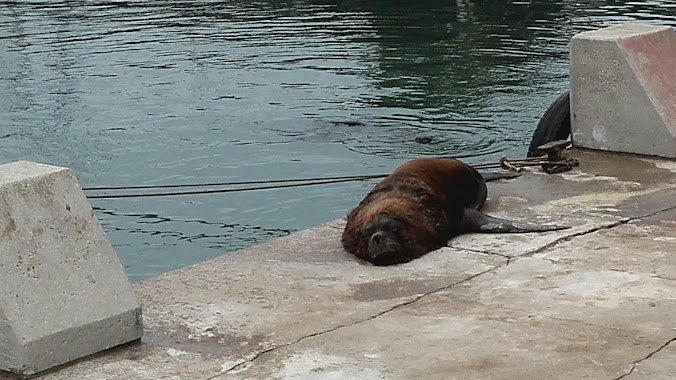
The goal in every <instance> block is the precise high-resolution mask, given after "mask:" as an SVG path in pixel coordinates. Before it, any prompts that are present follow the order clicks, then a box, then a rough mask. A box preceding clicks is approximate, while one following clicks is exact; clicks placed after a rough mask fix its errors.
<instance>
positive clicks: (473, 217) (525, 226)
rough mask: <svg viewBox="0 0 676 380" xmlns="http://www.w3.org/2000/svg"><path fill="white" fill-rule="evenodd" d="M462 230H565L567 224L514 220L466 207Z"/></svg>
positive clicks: (495, 231) (497, 231) (493, 231)
mask: <svg viewBox="0 0 676 380" xmlns="http://www.w3.org/2000/svg"><path fill="white" fill-rule="evenodd" d="M461 228H462V232H485V233H506V232H510V233H523V232H544V231H558V230H565V229H567V228H570V227H567V226H556V225H552V224H533V223H527V222H513V221H511V220H507V219H501V218H496V217H493V216H490V215H486V214H484V213H482V212H481V211H478V210H474V209H472V208H466V209H465V212H464V215H463V218H462V227H461Z"/></svg>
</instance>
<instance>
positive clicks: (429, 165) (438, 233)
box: [342, 158, 486, 265]
mask: <svg viewBox="0 0 676 380" xmlns="http://www.w3.org/2000/svg"><path fill="white" fill-rule="evenodd" d="M482 186H483V190H482ZM485 197H486V194H485V183H484V182H483V179H482V178H481V176H480V174H479V173H478V172H477V171H476V170H474V168H472V167H470V166H468V165H466V164H464V163H462V162H460V161H458V160H455V159H451V158H421V159H417V160H413V161H409V162H406V163H404V164H403V165H401V166H399V167H398V168H397V169H395V171H394V172H393V173H392V174H390V175H389V176H388V177H386V178H385V179H383V180H382V181H381V182H380V183H378V184H377V185H376V186H375V187H374V188H373V190H371V191H370V192H369V193H368V194H367V195H366V197H365V198H364V199H363V200H362V201H361V203H359V205H358V206H357V207H356V208H355V209H354V210H352V211H351V212H350V213H349V214H348V217H347V225H346V226H345V230H344V231H343V236H342V243H343V246H344V247H345V249H346V250H347V251H348V252H350V253H351V254H353V255H355V256H357V257H359V258H361V259H363V260H366V261H370V262H372V263H374V264H376V265H390V264H397V263H404V262H408V261H411V260H413V259H415V258H417V257H420V256H422V255H424V254H426V253H427V252H430V251H432V250H435V249H437V248H440V247H442V246H444V245H445V244H446V243H447V242H448V240H449V239H450V238H451V237H453V236H454V235H456V234H458V233H459V232H460V231H459V228H460V223H461V221H462V218H463V210H464V209H465V208H468V207H469V208H475V209H478V208H479V207H481V205H482V204H483V202H484V200H485ZM379 215H387V216H388V217H391V219H393V220H395V221H396V222H393V223H394V225H395V230H396V233H392V235H391V236H393V237H394V236H396V237H394V239H395V240H396V244H394V245H396V246H397V249H396V250H395V251H392V252H388V253H387V254H386V255H382V256H381V257H378V258H376V257H374V254H373V253H369V237H370V236H371V232H370V231H373V229H374V228H375V229H376V230H378V228H380V227H381V225H382V223H381V222H379V219H378V218H379Z"/></svg>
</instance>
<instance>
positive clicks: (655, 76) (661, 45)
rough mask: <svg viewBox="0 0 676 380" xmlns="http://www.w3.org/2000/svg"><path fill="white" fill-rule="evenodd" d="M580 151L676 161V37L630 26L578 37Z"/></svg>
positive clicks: (576, 132)
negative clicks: (666, 158)
mask: <svg viewBox="0 0 676 380" xmlns="http://www.w3.org/2000/svg"><path fill="white" fill-rule="evenodd" d="M570 77H571V92H570V101H571V123H572V139H573V144H574V145H575V146H576V147H582V148H591V149H600V150H607V151H614V152H627V153H638V154H645V155H652V156H661V157H668V158H676V33H674V30H673V29H672V28H671V27H668V26H654V25H645V24H628V25H618V26H612V27H608V28H604V29H600V30H596V31H590V32H584V33H579V34H577V35H575V36H574V37H573V39H572V41H571V47H570Z"/></svg>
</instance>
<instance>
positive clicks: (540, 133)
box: [527, 91, 570, 157]
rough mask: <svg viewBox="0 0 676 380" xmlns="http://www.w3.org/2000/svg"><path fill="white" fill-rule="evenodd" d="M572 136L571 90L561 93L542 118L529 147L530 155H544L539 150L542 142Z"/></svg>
mask: <svg viewBox="0 0 676 380" xmlns="http://www.w3.org/2000/svg"><path fill="white" fill-rule="evenodd" d="M569 136H570V91H566V92H564V93H563V94H561V95H559V97H558V98H556V100H555V101H554V103H552V105H550V106H549V108H547V110H546V111H545V113H544V114H543V115H542V118H540V122H538V125H537V127H536V128H535V132H533V137H532V138H531V140H530V146H529V147H528V154H527V156H528V157H537V156H543V155H544V154H545V153H544V152H541V151H539V150H538V147H539V146H540V145H542V144H546V143H548V142H551V141H555V140H566V139H568V137H569Z"/></svg>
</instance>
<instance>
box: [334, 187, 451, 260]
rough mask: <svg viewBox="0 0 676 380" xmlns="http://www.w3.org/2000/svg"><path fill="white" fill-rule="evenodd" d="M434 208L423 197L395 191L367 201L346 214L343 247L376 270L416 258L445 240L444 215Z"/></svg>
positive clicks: (385, 192)
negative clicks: (375, 266) (376, 266)
mask: <svg viewBox="0 0 676 380" xmlns="http://www.w3.org/2000/svg"><path fill="white" fill-rule="evenodd" d="M434 205H435V204H434V203H432V202H430V201H428V199H427V198H425V194H419V193H415V192H410V191H404V190H399V189H393V190H390V191H383V192H381V193H378V194H377V196H372V197H369V198H367V199H366V201H363V202H362V203H360V204H359V205H358V206H357V207H356V208H355V209H353V210H352V211H351V212H350V213H349V214H348V216H347V224H346V225H345V230H344V231H343V236H342V243H343V247H345V249H346V250H347V251H348V252H350V253H352V254H353V255H355V256H357V257H358V258H360V259H362V260H365V261H368V262H370V263H372V264H374V265H378V266H384V265H394V264H401V263H406V262H409V261H411V260H413V259H415V258H417V257H420V256H422V255H424V254H425V253H427V252H429V251H431V250H433V249H436V248H438V247H440V246H441V245H443V244H445V243H446V241H447V240H448V239H446V240H444V239H445V238H446V236H445V233H444V232H443V231H441V229H443V228H444V226H445V225H446V224H447V223H446V219H445V214H444V212H443V210H442V208H441V207H433V206H434Z"/></svg>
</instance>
